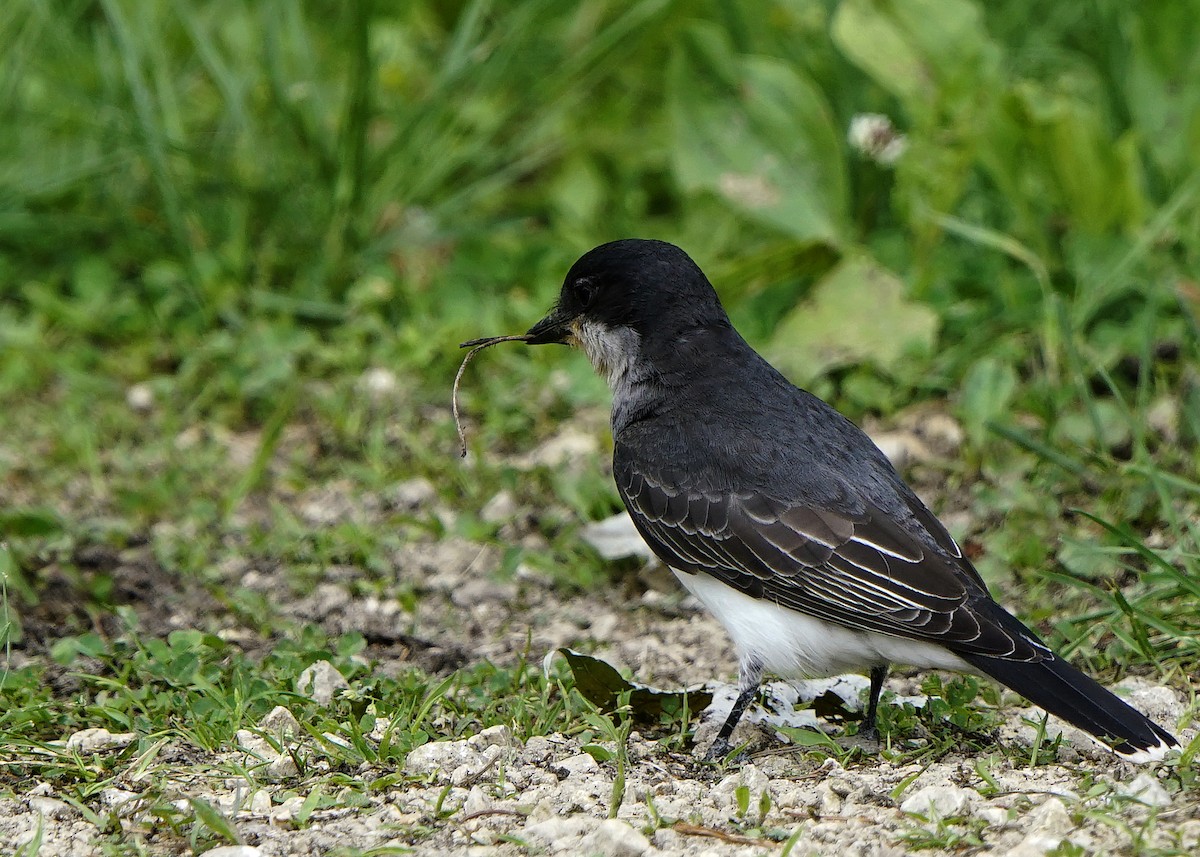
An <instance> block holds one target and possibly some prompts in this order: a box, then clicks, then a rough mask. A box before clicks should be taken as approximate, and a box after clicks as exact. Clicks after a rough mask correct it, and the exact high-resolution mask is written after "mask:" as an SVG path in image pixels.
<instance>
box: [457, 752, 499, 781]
mask: <svg viewBox="0 0 1200 857" xmlns="http://www.w3.org/2000/svg"><path fill="white" fill-rule="evenodd" d="M502 755H504V751H503V750H501V749H500V748H499V747H488V748H487V749H485V750H484V751H483V752H482V753H476V754H475V758H474V759H472V760H471V761H469V762H467V763H465V764H462V765H459V766H458V767H457V768H455V769H454V771H453V772H452V773H451V774H450V784H451V785H454V786H468V785H470V784H471V783H473V782H475V781H476V780H478V779H479V778H480V777H482V776H483V775H484V774H486V773H487V772H488V771H489V770H491V767H492V766H493V765H494V764H495V763H496V761H497V760H498V759H499V758H500V757H501V756H502Z"/></svg>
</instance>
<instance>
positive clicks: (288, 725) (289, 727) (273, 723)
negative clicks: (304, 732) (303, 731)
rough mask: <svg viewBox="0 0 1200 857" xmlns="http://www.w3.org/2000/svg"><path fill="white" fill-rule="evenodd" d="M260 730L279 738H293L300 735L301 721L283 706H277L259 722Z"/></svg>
mask: <svg viewBox="0 0 1200 857" xmlns="http://www.w3.org/2000/svg"><path fill="white" fill-rule="evenodd" d="M258 728H259V729H261V730H262V731H263V732H269V733H270V734H272V735H274V736H276V737H278V738H292V737H294V736H296V735H299V734H300V721H298V720H297V719H296V715H294V714H292V712H290V711H288V710H287V709H286V708H284V707H283V706H282V705H276V706H275V707H274V708H272V709H271V710H270V711H268V712H267V713H266V714H265V715H263V718H262V719H261V720H259V721H258Z"/></svg>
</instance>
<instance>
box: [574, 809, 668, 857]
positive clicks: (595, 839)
mask: <svg viewBox="0 0 1200 857" xmlns="http://www.w3.org/2000/svg"><path fill="white" fill-rule="evenodd" d="M650 849H651V845H650V840H649V839H647V838H646V837H645V836H643V835H642V834H641V833H640V832H639V831H637V830H634V829H633V828H632V827H630V826H629V824H628V823H626V822H624V821H622V820H621V819H619V818H609V819H605V820H604V821H602V822H600V826H599V827H597V828H596V829H595V830H593V831H592V832H591V833H589V834H587V835H586V836H584V837H583V839H582V840H581V841H580V843H579V853H581V854H595V855H599V857H642V855H643V854H646V853H647V852H649V851H650Z"/></svg>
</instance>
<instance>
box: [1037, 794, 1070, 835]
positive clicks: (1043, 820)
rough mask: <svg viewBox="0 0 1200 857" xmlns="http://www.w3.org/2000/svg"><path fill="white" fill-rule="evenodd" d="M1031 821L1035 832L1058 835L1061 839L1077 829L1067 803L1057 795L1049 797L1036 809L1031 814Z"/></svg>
mask: <svg viewBox="0 0 1200 857" xmlns="http://www.w3.org/2000/svg"><path fill="white" fill-rule="evenodd" d="M1029 822H1030V823H1031V824H1032V826H1033V829H1034V831H1035V832H1038V833H1048V834H1055V835H1058V836H1059V837H1060V841H1061V837H1063V836H1066V835H1067V834H1068V833H1070V832H1071V831H1072V830H1074V829H1075V822H1074V821H1072V820H1071V813H1070V812H1069V811H1068V810H1067V805H1066V804H1065V803H1063V802H1062V801H1061V800H1059V799H1058V798H1056V797H1052V798H1049V799H1048V800H1047V801H1046V802H1045V803H1043V804H1042V805H1041V806H1039V807H1037V808H1036V809H1034V810H1033V812H1031V813H1030V814H1029Z"/></svg>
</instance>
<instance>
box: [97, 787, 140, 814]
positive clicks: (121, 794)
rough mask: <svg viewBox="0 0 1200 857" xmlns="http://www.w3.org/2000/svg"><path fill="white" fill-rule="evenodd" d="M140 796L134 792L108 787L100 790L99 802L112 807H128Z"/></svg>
mask: <svg viewBox="0 0 1200 857" xmlns="http://www.w3.org/2000/svg"><path fill="white" fill-rule="evenodd" d="M139 797H140V795H138V794H137V793H136V792H129V791H125V789H118V788H108V789H104V790H103V791H102V792H100V802H101V803H102V804H104V805H105V806H108V807H112V808H113V809H128V808H129V807H131V806H132V805H133V803H134V802H135V801H136V800H137V799H138V798H139Z"/></svg>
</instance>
